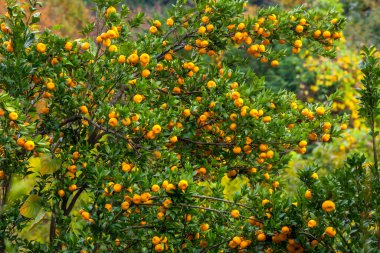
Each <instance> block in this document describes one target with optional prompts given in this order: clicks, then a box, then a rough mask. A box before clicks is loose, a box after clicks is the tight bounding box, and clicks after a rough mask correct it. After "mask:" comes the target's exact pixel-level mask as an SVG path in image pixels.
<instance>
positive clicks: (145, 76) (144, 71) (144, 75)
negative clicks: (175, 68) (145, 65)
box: [141, 69, 150, 78]
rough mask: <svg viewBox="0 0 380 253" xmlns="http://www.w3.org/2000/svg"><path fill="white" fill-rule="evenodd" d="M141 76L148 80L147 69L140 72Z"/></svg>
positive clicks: (148, 72)
mask: <svg viewBox="0 0 380 253" xmlns="http://www.w3.org/2000/svg"><path fill="white" fill-rule="evenodd" d="M141 75H142V76H143V77H144V78H148V77H149V76H150V71H149V70H148V69H144V70H143V71H142V72H141Z"/></svg>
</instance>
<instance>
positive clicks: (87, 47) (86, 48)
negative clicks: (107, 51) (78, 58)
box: [81, 42, 90, 51]
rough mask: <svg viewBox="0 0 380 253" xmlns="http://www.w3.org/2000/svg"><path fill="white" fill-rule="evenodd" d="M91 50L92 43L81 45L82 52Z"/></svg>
mask: <svg viewBox="0 0 380 253" xmlns="http://www.w3.org/2000/svg"><path fill="white" fill-rule="evenodd" d="M89 48H90V43H88V42H85V43H83V44H82V45H81V49H82V50H85V51H86V50H88V49H89Z"/></svg>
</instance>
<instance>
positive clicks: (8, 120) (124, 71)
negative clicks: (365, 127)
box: [0, 0, 377, 252]
mask: <svg viewBox="0 0 380 253" xmlns="http://www.w3.org/2000/svg"><path fill="white" fill-rule="evenodd" d="M94 2H95V4H96V13H97V15H96V17H97V19H96V20H95V21H94V22H92V23H90V24H89V25H87V26H85V27H84V28H83V30H82V34H83V38H81V39H78V40H74V41H73V40H71V39H69V38H65V37H62V36H60V35H57V34H53V33H52V32H51V31H49V30H44V31H41V32H39V31H36V30H35V24H37V23H38V21H39V14H37V13H38V12H37V7H38V5H39V3H38V2H37V1H35V0H29V1H28V5H29V6H28V8H25V9H28V10H29V11H30V13H29V12H28V11H25V9H24V8H21V6H20V4H18V3H17V2H16V1H8V13H7V14H5V15H4V16H1V22H2V23H1V40H2V44H3V45H2V46H1V47H0V56H1V62H0V69H1V72H2V73H3V74H2V75H1V76H0V90H1V93H0V94H1V95H0V112H1V113H0V131H1V133H2V134H1V137H0V138H1V142H0V145H1V146H0V147H1V153H0V155H1V159H0V165H1V170H0V180H1V185H2V193H3V194H2V196H1V206H0V208H1V209H0V236H1V238H2V239H3V238H5V240H0V250H3V251H4V250H5V247H6V244H7V245H8V246H7V247H8V249H10V248H17V249H18V251H24V252H52V251H53V252H57V251H60V252H72V251H76V252H78V251H80V252H106V251H113V252H136V251H140V252H150V251H153V250H154V251H156V252H162V251H185V252H186V251H188V252H200V251H203V252H204V251H215V250H239V251H264V250H265V251H266V252H272V251H273V250H274V249H279V250H280V249H287V250H288V251H290V252H300V251H308V252H310V251H312V250H313V248H314V250H316V251H318V250H319V249H320V247H318V246H317V247H315V245H314V244H315V243H314V244H313V243H311V244H310V243H309V241H310V236H309V235H308V234H305V232H304V231H305V230H307V228H306V223H305V219H306V218H308V217H309V216H308V215H314V216H315V217H318V222H319V221H323V222H324V223H321V224H323V225H328V224H327V221H326V220H329V221H331V224H332V225H333V226H334V228H329V229H327V230H325V227H324V226H322V227H318V230H317V233H315V235H312V236H313V237H318V239H319V241H320V243H321V244H322V245H328V246H329V247H328V248H330V247H331V248H334V249H335V248H336V249H340V248H342V247H344V246H345V245H347V242H346V237H345V236H348V234H345V233H351V234H354V233H353V231H352V230H351V229H348V228H346V223H344V222H345V221H346V220H343V221H341V220H339V222H340V223H339V224H338V223H336V222H338V220H337V219H338V218H341V217H342V216H339V215H337V216H336V217H331V216H332V215H333V214H335V213H334V212H333V213H331V212H332V211H334V208H333V207H335V205H334V203H331V202H329V201H327V200H328V199H330V197H331V195H330V192H337V191H338V190H337V189H334V188H332V186H331V187H326V188H322V187H325V186H326V185H327V183H329V180H322V179H321V183H320V184H319V183H318V182H316V181H318V180H317V177H316V174H313V173H314V172H315V169H310V170H305V171H304V172H303V174H301V180H303V181H304V182H305V183H306V185H307V186H309V187H310V188H311V187H315V188H312V189H313V194H314V191H316V190H314V189H317V187H320V188H319V189H320V197H319V196H318V195H315V196H317V197H318V198H315V199H313V201H309V200H310V198H308V200H305V199H304V198H298V200H297V203H292V201H291V200H290V199H289V198H288V197H287V196H286V193H284V192H283V191H282V183H283V182H282V179H281V174H282V173H283V171H284V168H285V167H286V166H287V164H288V162H289V160H290V158H291V155H290V152H291V151H296V152H298V153H300V154H304V153H306V152H307V151H308V149H309V150H310V149H311V147H310V146H312V145H309V146H308V141H306V140H307V138H308V137H309V136H310V134H312V136H313V139H312V141H309V142H311V143H313V144H314V143H319V142H323V143H327V142H331V141H332V140H333V139H334V138H337V137H338V136H339V135H340V134H341V133H342V131H343V130H344V129H345V127H342V126H340V124H341V123H342V120H344V117H343V116H340V115H331V114H330V112H331V105H332V100H328V101H326V102H325V103H323V104H322V103H316V104H312V103H306V104H302V103H301V102H300V101H298V100H297V99H296V96H295V94H293V93H290V92H288V91H285V90H280V91H278V92H273V91H272V90H270V89H267V88H266V87H265V83H264V80H263V79H262V78H259V77H258V76H256V75H255V74H254V73H253V72H252V71H244V68H242V65H244V64H245V63H244V61H238V60H236V61H235V64H230V63H228V62H226V63H224V62H223V61H218V59H220V56H221V54H222V53H223V52H224V53H226V54H228V52H229V51H230V50H233V49H236V48H238V51H237V52H238V53H240V54H246V52H247V54H248V55H249V57H254V58H255V59H256V60H259V61H261V62H262V63H265V62H270V63H271V66H272V67H276V66H278V64H279V62H280V61H281V59H282V58H283V57H285V56H286V55H287V49H290V48H291V50H292V51H293V52H295V53H298V52H300V51H301V50H302V49H303V48H304V45H307V48H308V50H309V51H310V52H313V53H316V54H318V55H324V56H329V57H332V56H334V53H335V44H334V42H335V41H336V40H339V39H340V38H341V36H342V34H341V29H342V28H343V24H344V20H343V19H342V18H340V17H338V13H336V12H334V11H330V12H328V13H326V15H323V16H322V15H318V13H316V12H315V11H313V10H311V11H308V10H306V9H305V8H296V9H294V10H293V11H291V12H285V11H283V10H280V9H279V8H274V7H270V8H266V9H261V10H260V11H259V12H258V16H257V17H253V18H252V17H244V15H243V11H244V6H245V4H244V3H243V1H240V0H234V1H231V0H221V1H208V0H202V1H194V2H191V4H189V2H190V1H177V3H176V5H175V6H174V8H172V9H171V10H170V11H169V14H170V15H171V16H170V18H168V19H167V20H166V21H159V20H151V19H148V22H149V24H150V25H151V27H150V28H149V30H148V31H146V30H142V29H140V28H139V26H140V25H141V23H143V22H144V15H143V14H142V13H138V14H136V15H134V14H131V13H130V11H129V8H128V7H127V6H125V5H122V4H121V2H122V1H121V0H110V1H103V0H96V1H94ZM94 34H95V35H94ZM94 41H95V42H94ZM235 52H236V51H235ZM245 57H246V56H245ZM369 62H370V63H371V64H372V65H370V66H373V62H374V61H373V60H370V61H369ZM376 67H377V66H376ZM369 69H370V67H368V70H369ZM364 70H365V69H364ZM364 72H365V71H364ZM367 84H368V85H370V84H369V83H363V85H364V86H365V87H370V86H368V85H367ZM371 87H372V86H371ZM374 94H375V93H374ZM363 103H365V101H364V102H363ZM371 106H372V104H371ZM363 108H365V106H364V107H363ZM372 112H375V111H372ZM373 132H374V131H373ZM374 153H375V154H376V152H374ZM35 158H39V163H40V166H39V165H38V163H37V162H36V161H34V160H33V159H35ZM359 161H360V163H362V160H361V159H359ZM33 163H37V165H36V164H33ZM360 163H359V162H355V163H349V165H350V166H351V167H352V166H356V167H358V166H360ZM374 167H375V168H376V170H377V164H375V165H374ZM374 171H375V170H374ZM311 172H312V173H311ZM307 173H309V174H307ZM362 175H363V176H364V175H365V173H362ZM225 176H227V177H228V178H229V180H234V179H236V178H239V179H240V180H241V181H240V182H242V185H241V187H240V191H236V192H235V194H234V195H233V196H232V200H229V199H228V198H231V196H228V195H229V194H228V193H227V194H224V186H223V184H222V180H226V179H225ZM343 176H347V175H346V174H344V173H343V172H342V174H337V177H338V179H337V180H338V181H339V180H340V181H339V182H341V184H339V185H338V186H339V187H340V186H341V185H342V184H343V183H344V182H342V178H343ZM20 177H22V178H28V179H31V180H33V183H31V184H33V186H32V188H31V189H30V191H28V192H27V193H26V194H24V195H22V197H20V198H18V199H11V198H8V197H7V195H8V194H9V189H10V184H12V183H14V179H16V180H17V178H20ZM357 179H359V178H357ZM314 184H315V185H314ZM329 190H330V191H329ZM340 194H341V195H334V196H336V197H335V198H334V199H333V200H335V201H336V204H337V210H341V209H342V210H349V208H350V206H349V205H348V204H345V202H347V199H345V198H346V197H347V196H348V195H345V194H346V193H341V192H340ZM347 194H354V192H351V191H350V192H348V193H347ZM340 197H343V199H339V198H340ZM358 199H359V198H358ZM324 201H327V202H326V203H325V204H323V207H322V209H323V211H322V210H321V208H320V207H319V206H320V204H321V203H322V202H324ZM344 201H345V202H344ZM358 203H359V202H355V204H356V205H358ZM376 204H377V203H376V202H374V203H373V205H374V206H376ZM299 207H300V208H301V209H299ZM316 207H317V208H316ZM362 208H366V209H365V210H364V211H368V212H370V211H371V212H372V210H373V206H372V204H371V206H368V205H367V206H365V205H364V206H363V207H362ZM326 210H327V211H328V213H326ZM360 210H362V209H360ZM359 213H360V212H359ZM344 214H345V215H346V214H347V213H344ZM360 214H361V213H360ZM314 216H313V217H314ZM372 217H373V216H371V217H370V218H369V219H367V220H366V222H367V221H368V222H369V224H373V218H372ZM350 218H351V219H352V220H357V218H358V215H357V213H353V216H350ZM43 223H47V224H48V226H49V229H48V230H49V236H46V240H44V241H42V242H41V241H34V240H30V239H29V240H28V238H25V237H24V236H23V235H24V234H25V231H27V230H28V229H33V228H34V227H36V226H40V225H41V224H43ZM331 224H329V225H331ZM366 224H367V223H365V224H364V225H366ZM364 225H363V226H361V228H363V227H364ZM342 229H343V230H342ZM335 230H336V231H337V232H338V233H339V235H340V233H342V235H340V236H339V237H338V238H336V239H335V240H334V238H333V237H334V235H335V234H334V231H335ZM31 231H32V230H31ZM342 231H347V232H345V233H344V232H342ZM371 233H372V232H370V233H369V234H370V236H369V237H366V238H371V240H373V236H372V234H371ZM326 235H327V236H326ZM366 240H367V239H365V240H364V241H366ZM353 243H356V241H355V242H353ZM350 247H352V248H353V249H356V244H355V245H352V246H351V245H350ZM368 247H371V248H373V246H372V242H369V244H368Z"/></svg>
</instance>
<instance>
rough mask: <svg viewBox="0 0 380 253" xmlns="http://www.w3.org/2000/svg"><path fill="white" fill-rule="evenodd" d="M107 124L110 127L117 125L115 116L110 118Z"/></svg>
mask: <svg viewBox="0 0 380 253" xmlns="http://www.w3.org/2000/svg"><path fill="white" fill-rule="evenodd" d="M108 124H109V125H110V126H111V127H115V126H117V125H118V121H117V119H116V118H110V120H109V121H108Z"/></svg>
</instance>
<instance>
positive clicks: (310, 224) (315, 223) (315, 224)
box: [307, 220, 317, 228]
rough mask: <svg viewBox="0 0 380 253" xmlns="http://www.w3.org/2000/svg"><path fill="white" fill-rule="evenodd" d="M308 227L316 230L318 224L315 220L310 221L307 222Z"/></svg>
mask: <svg viewBox="0 0 380 253" xmlns="http://www.w3.org/2000/svg"><path fill="white" fill-rule="evenodd" d="M307 226H308V227H309V228H315V227H316V226H317V222H316V221H315V220H309V221H308V222H307Z"/></svg>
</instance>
